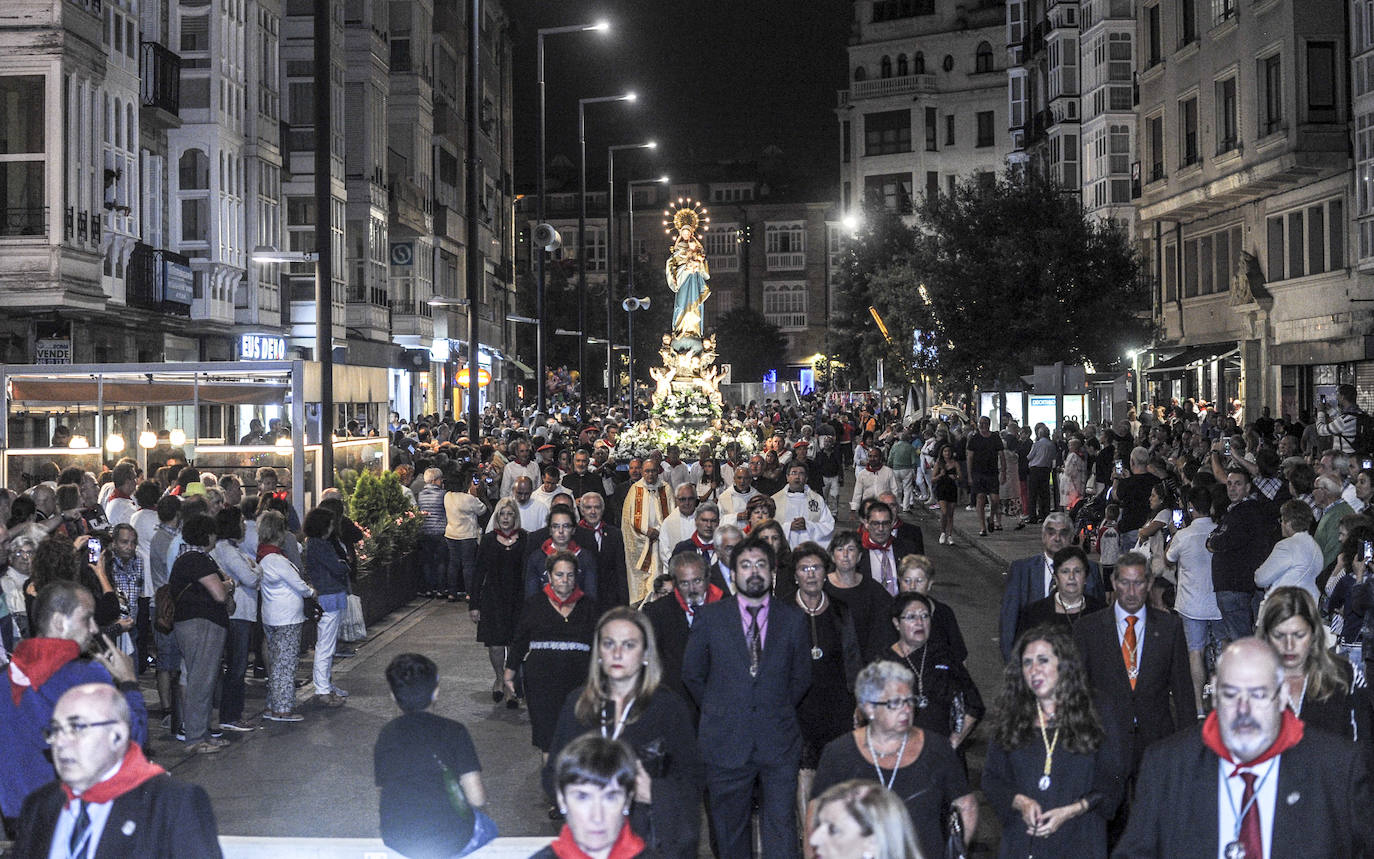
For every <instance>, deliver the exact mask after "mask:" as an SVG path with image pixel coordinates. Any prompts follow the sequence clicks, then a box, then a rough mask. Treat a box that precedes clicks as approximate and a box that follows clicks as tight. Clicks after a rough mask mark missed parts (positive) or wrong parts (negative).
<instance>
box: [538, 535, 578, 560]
mask: <svg viewBox="0 0 1374 859" xmlns="http://www.w3.org/2000/svg"><path fill="white" fill-rule="evenodd" d="M539 548H541V549H543V550H544V554H545V555H552V554H553V553H554V552H556V551H558V550H557V549H556V548H554V545H553V538H552V537H550V538H549V539H547V540H545V541H544V545H542V546H540V547H539ZM567 551H569V552H572V553H573V555H574V556H576V555H577V554H578V553H579V552H581V551H582V547H581V546H579V545H577V543H576V541H574V540H569V541H568V548H567Z"/></svg>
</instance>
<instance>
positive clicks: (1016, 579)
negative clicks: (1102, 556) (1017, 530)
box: [997, 553, 1106, 662]
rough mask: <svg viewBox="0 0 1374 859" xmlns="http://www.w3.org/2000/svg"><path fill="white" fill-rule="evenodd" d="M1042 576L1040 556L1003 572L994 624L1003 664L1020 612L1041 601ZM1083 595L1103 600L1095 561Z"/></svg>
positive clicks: (1099, 573) (1008, 656)
mask: <svg viewBox="0 0 1374 859" xmlns="http://www.w3.org/2000/svg"><path fill="white" fill-rule="evenodd" d="M1044 574H1045V555H1044V553H1041V554H1039V555H1032V556H1031V557H1029V558H1022V559H1021V560H1019V561H1012V562H1011V567H1010V568H1009V569H1008V570H1007V585H1006V590H1005V591H1003V592H1002V612H1001V614H1000V616H999V618H998V622H997V641H998V644H1000V645H1001V647H1002V661H1003V662H1006V661H1007V660H1008V659H1011V648H1012V646H1013V645H1015V644H1016V625H1017V623H1018V622H1019V621H1020V620H1021V612H1022V611H1024V610H1025V608H1026V606H1028V605H1030V604H1031V603H1033V602H1038V601H1040V600H1042V599H1044V598H1045V590H1044V587H1045V579H1044V578H1043V576H1044ZM1083 593H1085V594H1087V595H1088V596H1090V597H1096V598H1097V599H1098V600H1099V601H1101V602H1105V601H1106V594H1104V593H1103V592H1102V570H1101V569H1099V568H1098V566H1097V562H1096V561H1089V562H1088V580H1087V581H1086V582H1084V584H1083Z"/></svg>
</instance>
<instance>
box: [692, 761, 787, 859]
mask: <svg viewBox="0 0 1374 859" xmlns="http://www.w3.org/2000/svg"><path fill="white" fill-rule="evenodd" d="M799 765H800V760H799V759H798V758H793V759H792V760H790V761H789V762H787V763H785V764H773V765H770V764H761V763H754V762H753V761H750V762H748V763H746V764H745V765H744V766H742V767H729V768H727V767H711V768H709V769H708V775H707V776H706V790H707V792H708V793H709V795H710V800H709V802H708V805H707V808H708V809H709V814H710V817H711V828H712V829H713V830H714V831H715V834H716V839H717V848H718V852H717V854H716V855H717V856H719V857H720V859H750V853H751V845H750V841H751V838H750V832H749V813H750V811H751V810H752V808H753V799H754V784H755V783H756V782H757V783H758V785H759V787H760V791H759V792H760V800H759V824H760V825H759V828H760V830H761V832H762V837H763V855H764V856H766V857H768V859H775V857H777V859H796V856H797V855H798V848H799V846H800V845H799V843H798V840H797V806H796V799H797V770H798V767H799Z"/></svg>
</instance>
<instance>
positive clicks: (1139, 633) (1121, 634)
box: [1112, 603, 1145, 669]
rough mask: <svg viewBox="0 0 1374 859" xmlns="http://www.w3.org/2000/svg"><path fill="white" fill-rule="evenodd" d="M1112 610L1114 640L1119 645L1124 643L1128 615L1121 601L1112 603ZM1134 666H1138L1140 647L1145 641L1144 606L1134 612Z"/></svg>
mask: <svg viewBox="0 0 1374 859" xmlns="http://www.w3.org/2000/svg"><path fill="white" fill-rule="evenodd" d="M1112 611H1114V612H1116V642H1117V644H1120V645H1121V646H1123V647H1124V646H1125V645H1126V618H1127V617H1128V616H1129V615H1128V614H1127V612H1126V610H1125V609H1124V608H1122V607H1121V603H1112ZM1135 619H1136V620H1135V648H1136V649H1135V667H1136V668H1137V669H1139V668H1140V648H1141V645H1143V644H1144V643H1145V606H1141V607H1140V611H1138V612H1136V613H1135Z"/></svg>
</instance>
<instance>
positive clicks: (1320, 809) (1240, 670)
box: [1080, 624, 1374, 859]
mask: <svg viewBox="0 0 1374 859" xmlns="http://www.w3.org/2000/svg"><path fill="white" fill-rule="evenodd" d="M1080 626H1081V624H1080ZM1282 683H1283V667H1282V663H1281V662H1280V660H1279V656H1278V654H1277V653H1275V652H1274V649H1273V648H1272V647H1270V646H1269V644H1268V643H1267V642H1265V641H1263V640H1261V639H1258V638H1242V639H1240V640H1238V641H1235V642H1232V643H1231V644H1230V645H1229V646H1227V648H1226V650H1225V651H1223V653H1222V655H1221V658H1220V659H1218V660H1217V686H1216V688H1217V699H1216V700H1217V709H1216V711H1215V712H1213V713H1212V714H1210V715H1209V716H1208V717H1207V720H1206V721H1205V722H1204V723H1203V724H1202V726H1201V727H1196V726H1194V727H1192V728H1191V729H1189V730H1187V731H1183V732H1181V733H1179V734H1176V735H1174V736H1173V737H1170V738H1169V739H1167V740H1165V741H1163V742H1161V743H1158V744H1156V745H1155V746H1154V747H1153V748H1151V749H1150V750H1149V752H1147V753H1146V755H1145V761H1144V764H1143V765H1142V768H1141V772H1140V787H1139V790H1138V792H1137V793H1136V798H1135V803H1134V807H1133V808H1132V810H1131V820H1130V824H1129V825H1128V826H1127V828H1126V832H1125V834H1124V835H1123V836H1122V838H1121V840H1120V842H1118V843H1117V846H1116V850H1115V852H1114V853H1113V854H1112V855H1113V856H1114V857H1117V859H1135V857H1157V856H1218V855H1225V856H1227V857H1230V856H1245V857H1249V859H1262V857H1272V859H1285V858H1286V857H1296V856H1322V857H1331V859H1346V857H1357V856H1365V855H1368V854H1369V852H1370V850H1371V849H1374V816H1371V815H1370V814H1369V808H1370V804H1371V802H1374V796H1371V792H1370V785H1369V776H1368V773H1367V771H1366V768H1365V759H1364V756H1363V755H1360V754H1355V753H1353V752H1354V748H1353V747H1352V746H1351V745H1350V744H1349V743H1347V742H1344V741H1342V740H1340V739H1338V738H1336V737H1334V736H1329V735H1327V734H1324V733H1323V732H1321V731H1304V729H1303V724H1302V721H1301V720H1300V719H1298V717H1297V716H1295V715H1294V714H1293V712H1292V711H1291V710H1288V709H1287V708H1286V707H1285V706H1284V704H1283V699H1282V698H1281V697H1280V696H1279V687H1280V685H1281V684H1282ZM1232 845H1235V846H1232Z"/></svg>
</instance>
